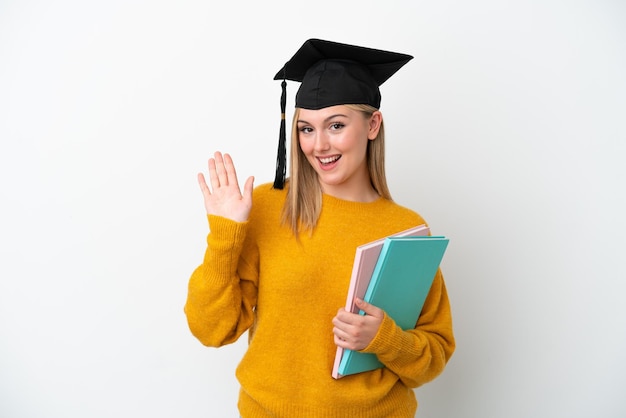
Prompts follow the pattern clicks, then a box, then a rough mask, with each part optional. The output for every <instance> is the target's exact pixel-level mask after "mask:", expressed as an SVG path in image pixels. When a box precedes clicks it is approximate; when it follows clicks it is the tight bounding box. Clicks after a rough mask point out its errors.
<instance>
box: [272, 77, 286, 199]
mask: <svg viewBox="0 0 626 418" xmlns="http://www.w3.org/2000/svg"><path fill="white" fill-rule="evenodd" d="M281 87H282V94H281V96H280V132H279V134H278V155H277V156H276V176H275V177H274V188H275V189H282V188H283V187H284V185H285V174H286V172H287V147H286V141H287V134H286V132H285V131H286V128H285V107H286V105H287V82H286V81H285V80H283V82H282V83H281Z"/></svg>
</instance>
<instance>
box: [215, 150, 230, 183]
mask: <svg viewBox="0 0 626 418" xmlns="http://www.w3.org/2000/svg"><path fill="white" fill-rule="evenodd" d="M215 172H216V174H217V179H218V180H219V185H220V186H228V174H227V173H226V167H225V166H224V156H223V155H222V153H221V152H219V151H217V152H216V153H215Z"/></svg>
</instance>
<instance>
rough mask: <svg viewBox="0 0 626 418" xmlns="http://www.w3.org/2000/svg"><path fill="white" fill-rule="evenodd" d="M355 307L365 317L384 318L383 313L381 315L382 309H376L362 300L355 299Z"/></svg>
mask: <svg viewBox="0 0 626 418" xmlns="http://www.w3.org/2000/svg"><path fill="white" fill-rule="evenodd" d="M356 306H358V307H359V309H361V310H362V311H363V312H365V313H366V314H367V315H371V316H375V317H377V318H382V317H383V316H384V313H383V311H382V309H380V308H377V307H376V306H374V305H372V304H371V303H367V302H365V301H364V300H363V299H359V298H357V300H356Z"/></svg>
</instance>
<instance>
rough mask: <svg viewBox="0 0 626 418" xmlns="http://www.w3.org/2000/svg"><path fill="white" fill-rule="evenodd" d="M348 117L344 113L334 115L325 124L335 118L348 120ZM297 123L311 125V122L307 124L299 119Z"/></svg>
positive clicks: (325, 120)
mask: <svg viewBox="0 0 626 418" xmlns="http://www.w3.org/2000/svg"><path fill="white" fill-rule="evenodd" d="M347 117H348V115H344V114H343V113H337V114H334V115H331V116H329V117H327V118H326V119H324V121H323V122H324V123H327V122H329V121H330V120H332V119H334V118H347ZM296 123H306V124H307V125H310V124H311V123H310V122H307V121H306V120H304V119H298V121H297V122H296Z"/></svg>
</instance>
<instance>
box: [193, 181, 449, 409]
mask: <svg viewBox="0 0 626 418" xmlns="http://www.w3.org/2000/svg"><path fill="white" fill-rule="evenodd" d="M285 195H286V191H285V190H275V189H272V186H271V184H264V185H261V186H258V187H257V188H255V191H254V197H253V208H252V212H251V214H250V218H249V220H248V221H247V222H244V223H237V222H233V221H230V220H228V219H225V218H221V217H217V216H209V217H208V219H209V226H210V233H209V235H208V238H207V243H208V246H207V250H206V253H205V257H204V261H203V263H202V264H201V265H200V266H199V267H198V268H197V269H196V270H195V271H194V272H193V274H192V276H191V278H190V281H189V290H188V297H187V302H186V304H185V313H186V315H187V320H188V323H189V327H190V330H191V332H192V333H193V334H194V335H195V336H196V337H197V338H198V339H199V340H200V341H201V342H202V343H203V344H205V345H207V346H213V347H219V346H222V345H225V344H229V343H232V342H234V341H235V340H237V339H238V338H239V337H240V336H241V335H242V334H243V333H245V332H246V331H249V337H248V338H249V346H248V349H247V351H246V354H245V355H244V357H243V359H242V360H241V362H240V364H239V366H238V367H237V371H236V375H237V378H238V380H239V382H240V384H241V391H240V396H239V411H240V413H241V415H242V416H243V417H244V418H255V417H287V418H294V417H297V418H308V417H311V418H313V417H320V418H322V417H324V418H330V417H350V418H356V417H358V418H368V417H372V418H373V417H413V416H414V415H415V411H416V409H417V401H416V399H415V395H414V392H413V390H412V389H411V388H414V387H417V386H420V385H422V384H424V383H426V382H428V381H430V380H432V379H434V378H435V377H436V376H437V375H439V374H440V373H441V372H442V371H443V369H444V367H445V365H446V363H447V361H448V360H449V358H450V356H451V355H452V353H453V352H454V348H455V342H454V336H453V332H452V319H451V314H450V306H449V301H448V296H447V293H446V289H445V285H444V281H443V277H442V276H441V273H440V272H439V273H437V276H436V278H435V280H434V283H433V285H432V288H431V291H430V294H429V296H428V298H427V300H426V302H425V304H424V307H423V310H422V314H421V316H420V319H419V321H418V323H417V325H416V328H415V329H414V330H410V331H402V330H401V329H400V328H399V327H398V326H397V325H396V324H395V323H394V321H393V320H392V319H391V318H389V317H385V319H384V320H383V323H382V325H381V327H380V329H379V331H378V334H377V335H376V336H375V338H374V340H373V341H372V342H371V343H370V345H369V346H368V347H366V348H365V349H364V350H363V351H366V352H372V353H376V355H377V356H378V358H379V359H380V361H381V362H382V363H383V364H385V366H386V367H385V368H383V369H379V370H375V371H371V372H366V373H360V374H356V375H351V376H346V377H343V378H341V379H339V380H335V379H333V378H332V377H331V371H332V367H333V361H334V356H335V352H336V346H335V344H334V342H333V333H332V328H333V326H332V323H331V320H332V318H333V317H334V316H335V315H336V313H337V310H338V309H339V308H340V307H343V306H344V305H345V303H346V295H347V291H348V286H349V280H350V273H351V270H352V263H353V260H354V254H355V249H356V247H357V246H358V245H361V244H364V243H367V242H370V241H373V240H375V239H378V238H381V237H383V236H386V235H389V234H392V233H396V232H399V231H401V230H404V229H407V228H410V227H412V226H415V225H419V224H422V223H424V220H423V219H422V218H421V217H420V216H419V215H418V214H416V213H415V212H413V211H411V210H409V209H406V208H404V207H401V206H399V205H397V204H395V203H393V202H391V201H389V200H386V199H382V198H380V199H378V200H376V201H375V202H371V203H359V202H350V201H344V200H340V199H336V198H333V197H331V196H328V195H324V197H323V206H322V213H321V216H320V219H319V222H318V225H317V227H316V229H315V231H314V232H313V234H312V235H310V236H309V234H307V233H304V234H302V235H301V236H300V239H299V241H298V240H296V239H295V237H294V236H293V234H292V232H291V230H290V229H289V228H288V227H285V226H281V222H280V216H281V210H282V205H283V202H284V199H285Z"/></svg>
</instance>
